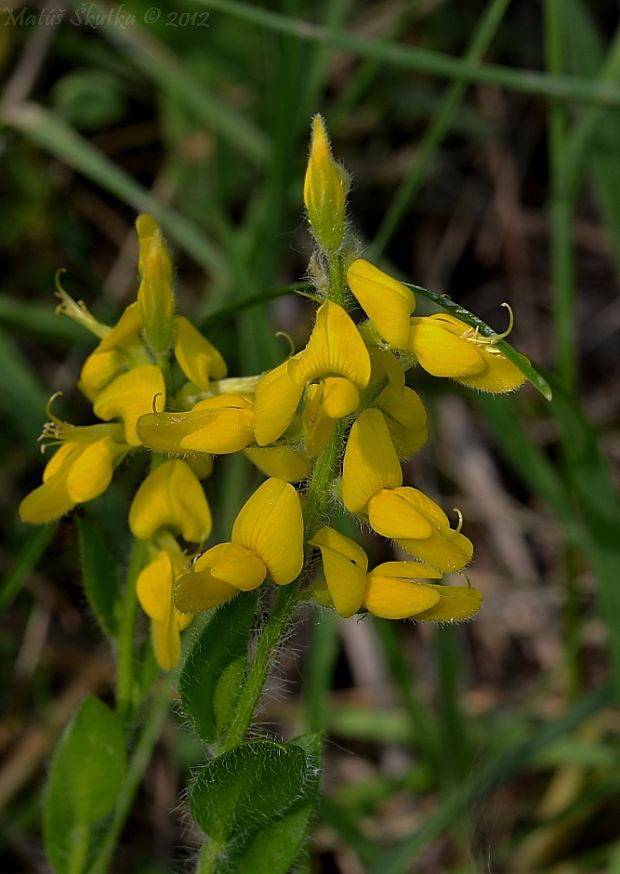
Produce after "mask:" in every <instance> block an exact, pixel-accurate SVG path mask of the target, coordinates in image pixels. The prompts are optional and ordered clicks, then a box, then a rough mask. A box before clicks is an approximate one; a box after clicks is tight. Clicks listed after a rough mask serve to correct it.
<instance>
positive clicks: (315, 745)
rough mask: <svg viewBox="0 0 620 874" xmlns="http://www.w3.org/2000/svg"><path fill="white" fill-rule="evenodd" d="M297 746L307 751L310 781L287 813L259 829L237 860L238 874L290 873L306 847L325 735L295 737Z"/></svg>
mask: <svg viewBox="0 0 620 874" xmlns="http://www.w3.org/2000/svg"><path fill="white" fill-rule="evenodd" d="M294 744H295V745H296V746H300V747H302V748H303V749H304V750H305V752H306V761H307V765H308V771H307V774H308V777H307V780H306V781H305V784H304V785H303V787H302V788H301V791H300V793H299V797H298V798H297V800H296V801H295V802H294V803H293V804H292V805H291V807H289V808H288V810H287V811H286V813H284V814H283V815H282V816H281V817H280V819H277V820H276V821H275V822H273V823H271V824H269V825H268V826H266V827H265V828H262V829H260V830H259V831H258V832H257V833H256V834H255V835H254V837H253V838H251V840H250V841H249V842H248V843H247V845H246V846H245V848H244V849H243V851H242V852H241V854H240V855H239V856H236V857H235V872H237V874H287V872H288V871H290V868H291V865H292V864H293V862H294V861H295V858H296V857H297V854H298V853H299V850H300V848H301V846H302V844H303V840H304V837H305V834H306V832H307V830H308V824H309V822H310V817H311V816H312V813H313V811H314V807H315V805H316V799H317V794H318V791H319V777H320V761H321V744H322V734H321V733H317V734H312V735H307V736H305V737H300V738H296V740H295V741H294Z"/></svg>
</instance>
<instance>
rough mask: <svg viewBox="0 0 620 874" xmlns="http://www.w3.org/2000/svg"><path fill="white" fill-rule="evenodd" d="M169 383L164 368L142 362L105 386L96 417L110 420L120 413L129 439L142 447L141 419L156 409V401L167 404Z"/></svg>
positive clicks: (96, 408)
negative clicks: (164, 375) (163, 373)
mask: <svg viewBox="0 0 620 874" xmlns="http://www.w3.org/2000/svg"><path fill="white" fill-rule="evenodd" d="M165 395H166V385H165V383H164V377H163V375H162V372H161V370H160V369H159V367H157V366H156V365H154V364H141V365H140V366H139V367H134V368H133V369H132V370H129V371H128V372H127V373H123V374H121V376H119V377H117V378H116V379H115V380H114V381H113V382H111V383H110V384H109V385H108V386H106V388H104V389H103V391H102V392H101V394H100V395H99V397H98V398H97V400H96V401H95V403H94V405H93V410H94V412H95V415H96V416H99V418H100V419H103V420H104V421H106V422H107V421H109V420H110V419H114V418H115V417H116V416H118V417H119V418H120V419H122V420H123V423H124V425H125V440H126V441H127V443H129V445H130V446H139V445H140V439H139V437H138V434H137V432H136V423H137V421H138V418H139V417H140V416H142V415H144V414H145V413H148V412H149V411H150V410H152V409H153V401H154V399H155V397H156V396H161V397H158V398H157V402H158V403H160V404H162V405H163V404H165V401H166V397H165Z"/></svg>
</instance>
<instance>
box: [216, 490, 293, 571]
mask: <svg viewBox="0 0 620 874" xmlns="http://www.w3.org/2000/svg"><path fill="white" fill-rule="evenodd" d="M231 539H232V541H233V543H239V544H240V545H241V546H245V547H246V549H251V550H253V551H254V552H255V553H256V554H257V555H258V557H259V558H260V559H261V560H262V561H263V563H264V564H265V565H266V567H267V570H268V571H269V575H270V577H271V579H272V580H273V582H274V583H278V585H286V584H287V583H291V582H292V581H293V580H294V579H295V578H296V577H297V576H299V573H300V572H301V568H302V565H303V517H302V514H301V506H300V503H299V496H298V494H297V492H296V491H295V489H294V488H293V486H292V485H290V483H286V482H283V481H282V480H279V479H275V478H272V479H268V480H266V481H265V482H264V483H263V484H262V485H261V486H259V487H258V489H257V490H256V491H255V492H254V494H253V495H252V496H251V497H250V498H249V499H248V500H247V501H246V503H245V504H244V506H243V507H242V508H241V511H240V512H239V515H238V516H237V518H236V519H235V523H234V525H233V529H232V538H231Z"/></svg>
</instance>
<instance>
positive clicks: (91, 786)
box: [43, 697, 126, 874]
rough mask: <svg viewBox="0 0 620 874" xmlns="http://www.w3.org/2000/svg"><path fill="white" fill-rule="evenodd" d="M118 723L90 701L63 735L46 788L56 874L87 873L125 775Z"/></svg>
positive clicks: (47, 831) (49, 847) (47, 832)
mask: <svg viewBox="0 0 620 874" xmlns="http://www.w3.org/2000/svg"><path fill="white" fill-rule="evenodd" d="M125 770H126V756H125V739H124V735H123V730H122V726H121V722H120V719H119V717H118V715H117V714H116V713H114V712H113V711H112V710H110V709H109V708H108V707H107V706H106V705H105V704H104V703H103V702H102V701H99V699H98V698H92V697H91V698H87V699H86V700H85V701H84V702H83V703H82V705H81V707H80V709H79V710H78V712H77V713H76V715H75V717H74V718H73V720H72V722H71V723H70V725H69V726H68V728H67V729H66V731H65V733H64V734H63V736H62V738H61V740H60V742H59V744H58V746H57V748H56V751H55V753H54V757H53V759H52V766H51V769H50V774H49V777H48V781H47V786H46V790H45V800H44V808H43V836H44V841H45V848H46V851H47V854H48V857H49V859H50V861H51V863H52V866H53V868H54V871H55V872H56V874H65V872H71V874H80V872H82V871H84V870H86V868H87V867H88V865H89V863H90V862H91V861H92V859H93V856H94V855H95V854H96V851H97V846H98V844H99V842H100V840H101V836H102V831H103V830H104V829H105V825H106V822H107V817H108V815H109V814H110V813H111V812H112V810H113V808H114V805H115V804H116V799H117V797H118V793H119V790H120V788H121V784H122V782H123V779H124V777H125Z"/></svg>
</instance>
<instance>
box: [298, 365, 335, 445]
mask: <svg viewBox="0 0 620 874" xmlns="http://www.w3.org/2000/svg"><path fill="white" fill-rule="evenodd" d="M323 390H324V383H323V382H319V383H313V384H312V385H308V386H306V391H305V394H304V405H303V412H302V414H301V425H302V429H303V434H304V449H305V450H306V453H307V454H308V455H309V456H310V458H315V457H316V456H317V455H320V453H321V452H322V451H323V449H324V448H325V447H326V446H327V443H328V441H329V439H330V437H331V436H332V434H333V432H334V428H335V426H336V420H335V419H331V418H330V417H329V416H328V415H327V414H326V413H325V409H324V407H323Z"/></svg>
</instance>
